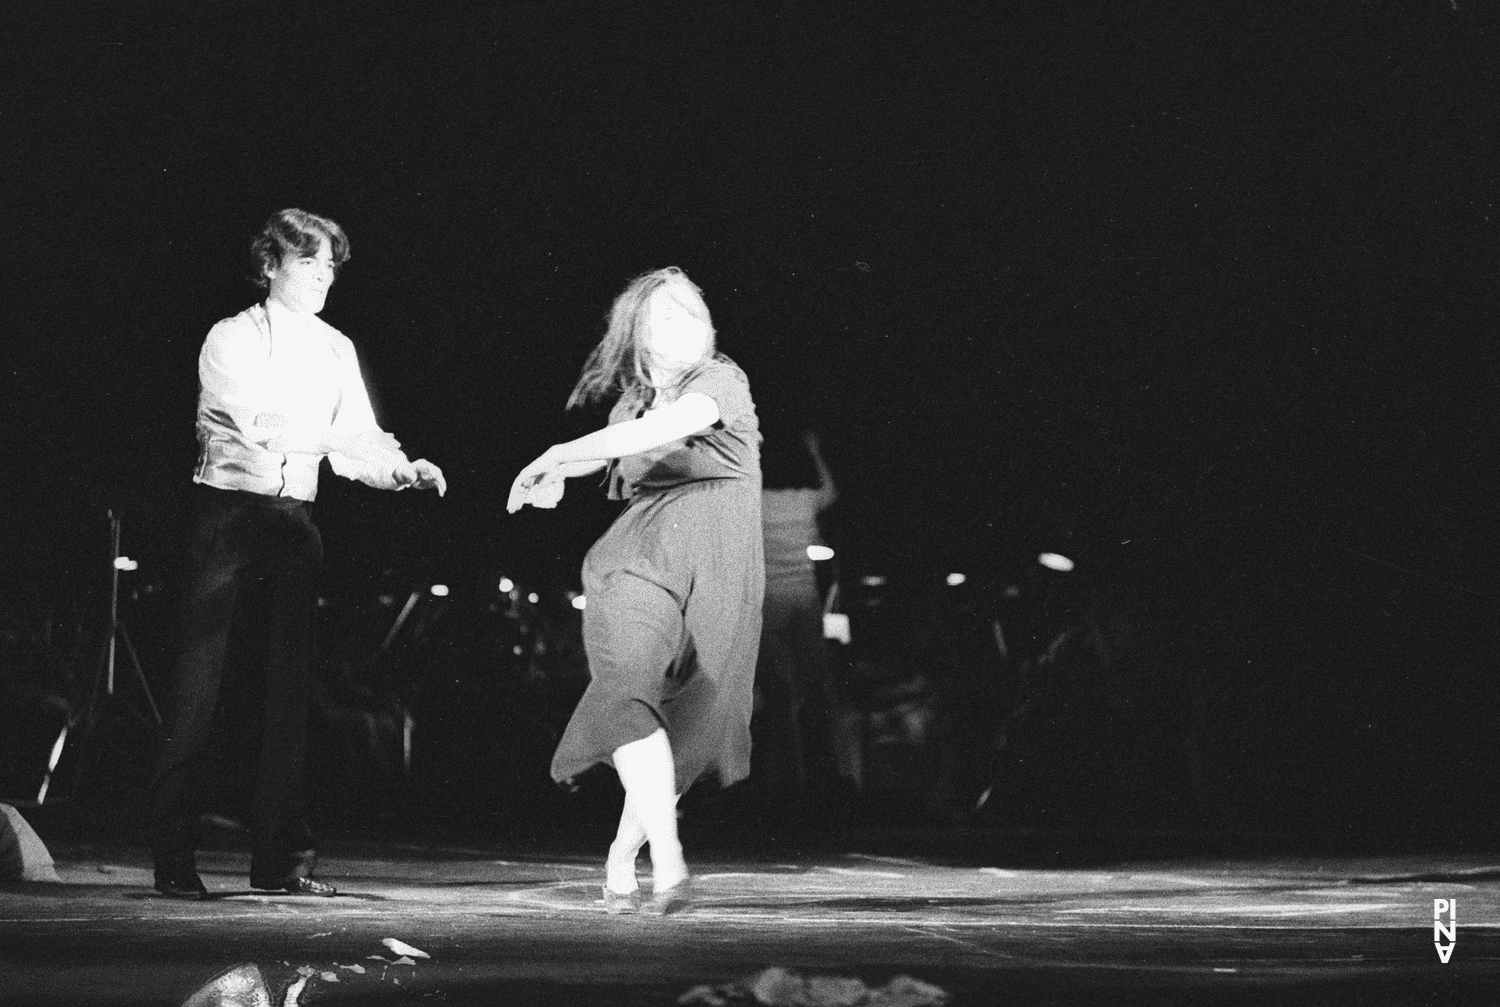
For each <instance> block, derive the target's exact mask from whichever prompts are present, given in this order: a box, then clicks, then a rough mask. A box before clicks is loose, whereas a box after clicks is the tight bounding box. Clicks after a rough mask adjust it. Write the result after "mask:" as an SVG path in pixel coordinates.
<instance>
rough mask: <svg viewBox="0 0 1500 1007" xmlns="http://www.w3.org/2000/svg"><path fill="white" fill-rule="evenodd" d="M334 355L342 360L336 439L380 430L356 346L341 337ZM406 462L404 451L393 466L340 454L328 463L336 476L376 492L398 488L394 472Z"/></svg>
mask: <svg viewBox="0 0 1500 1007" xmlns="http://www.w3.org/2000/svg"><path fill="white" fill-rule="evenodd" d="M334 355H335V356H337V357H338V360H339V366H340V373H339V378H340V381H339V404H338V407H337V408H336V409H335V410H334V413H333V423H332V424H331V425H330V428H329V429H330V431H331V432H332V433H333V435H334V436H335V437H348V436H352V435H355V434H361V433H365V432H367V431H371V430H378V429H380V425H379V424H378V423H376V422H375V410H374V408H373V407H372V406H371V405H370V393H369V390H368V389H366V388H365V379H364V375H363V374H362V373H361V372H360V369H359V356H358V354H356V353H355V352H354V344H353V343H352V342H350V341H349V338H348V337H347V336H344V335H342V334H341V335H339V336H337V337H336V343H335V346H334ZM405 461H407V457H406V455H405V453H404V452H401V451H397V452H394V453H393V454H392V456H391V462H390V464H380V465H376V464H372V463H370V462H366V461H363V460H361V459H358V458H350V457H349V456H348V455H344V454H340V453H339V452H337V451H334V452H331V453H330V454H329V455H328V464H329V465H330V466H332V468H333V471H334V473H335V474H336V475H340V476H343V477H344V478H345V479H353V480H355V481H357V482H362V483H364V484H365V485H366V486H373V487H375V488H376V489H395V488H396V486H395V483H394V482H393V481H392V479H391V469H392V468H393V467H394V466H395V465H396V464H399V463H402V462H405Z"/></svg>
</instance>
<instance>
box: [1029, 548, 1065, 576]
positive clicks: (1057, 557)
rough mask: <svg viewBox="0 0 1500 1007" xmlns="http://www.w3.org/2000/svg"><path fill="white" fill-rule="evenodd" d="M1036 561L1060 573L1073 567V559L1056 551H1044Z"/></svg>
mask: <svg viewBox="0 0 1500 1007" xmlns="http://www.w3.org/2000/svg"><path fill="white" fill-rule="evenodd" d="M1036 561H1037V562H1038V563H1040V564H1042V566H1044V567H1046V568H1047V569H1048V570H1057V571H1058V572H1060V573H1067V572H1068V571H1069V570H1071V569H1073V561H1072V560H1070V559H1068V557H1066V556H1063V555H1061V554H1059V553H1055V552H1044V553H1042V554H1041V555H1040V556H1038V557H1037V558H1036Z"/></svg>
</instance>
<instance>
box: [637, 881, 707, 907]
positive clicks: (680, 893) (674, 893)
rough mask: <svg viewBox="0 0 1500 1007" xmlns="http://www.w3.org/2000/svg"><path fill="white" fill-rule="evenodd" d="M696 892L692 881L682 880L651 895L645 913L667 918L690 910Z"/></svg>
mask: <svg viewBox="0 0 1500 1007" xmlns="http://www.w3.org/2000/svg"><path fill="white" fill-rule="evenodd" d="M695 895H696V892H694V890H693V879H692V878H691V877H687V878H683V879H682V880H681V881H679V882H677V884H675V885H673V886H672V887H671V888H663V889H662V890H661V891H659V892H658V891H653V892H652V893H651V901H650V902H648V903H646V906H645V911H646V912H648V913H650V914H651V915H652V916H669V915H671V914H672V913H680V912H682V911H684V910H686V909H690V908H692V905H693V899H694V897H695Z"/></svg>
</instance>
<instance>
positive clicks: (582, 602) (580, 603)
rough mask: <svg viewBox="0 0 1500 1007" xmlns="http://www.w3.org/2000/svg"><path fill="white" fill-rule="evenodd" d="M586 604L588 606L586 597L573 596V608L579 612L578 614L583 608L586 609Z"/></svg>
mask: <svg viewBox="0 0 1500 1007" xmlns="http://www.w3.org/2000/svg"><path fill="white" fill-rule="evenodd" d="M588 604H589V599H588V596H587V595H582V594H580V595H576V596H574V598H573V607H574V608H576V609H578V611H580V612H582V611H583V610H584V609H585V608H587V607H588Z"/></svg>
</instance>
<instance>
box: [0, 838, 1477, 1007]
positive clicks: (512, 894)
mask: <svg viewBox="0 0 1500 1007" xmlns="http://www.w3.org/2000/svg"><path fill="white" fill-rule="evenodd" d="M52 852H53V855H54V856H55V857H56V858H57V861H58V863H57V867H58V873H59V876H60V877H61V878H62V882H63V883H62V884H60V885H59V884H26V885H22V884H12V885H5V886H0V1003H4V1004H7V1005H9V1004H26V1005H30V1007H43V1005H52V1004H58V1005H61V1004H68V1005H94V1004H101V1005H102V1004H110V1005H119V1004H142V1005H144V1004H153V1005H162V1007H176V1005H177V1004H179V1003H181V1001H182V999H183V998H184V997H186V996H187V995H188V993H189V992H191V991H192V990H193V989H194V988H195V987H196V986H197V985H199V984H200V983H201V982H203V981H204V980H206V979H208V978H209V977H211V976H212V975H214V974H215V973H217V972H218V971H220V970H222V969H223V968H225V967H227V966H230V965H233V964H236V963H238V962H246V961H253V962H255V963H257V964H258V965H259V966H260V968H261V969H262V971H263V972H264V974H265V975H266V977H267V979H268V981H269V984H270V986H271V988H272V991H273V994H274V995H275V1001H274V1002H275V1003H276V1004H277V1007H281V1004H282V998H283V996H284V993H285V991H286V990H287V988H288V987H289V986H291V985H292V984H293V983H294V982H297V981H298V980H299V979H302V978H306V979H307V981H306V982H305V983H303V984H302V985H301V986H300V987H298V1002H299V1003H300V1004H302V1005H321V1004H330V1005H331V1004H418V1003H423V1004H427V1003H443V1004H529V1003H536V1004H560V1003H592V1004H616V1003H629V1004H673V1003H675V1002H677V998H678V997H679V996H680V995H681V994H683V993H684V992H686V991H688V990H689V989H691V988H693V987H695V986H699V985H701V984H721V983H729V982H732V981H734V980H738V979H742V978H744V977H746V976H749V975H752V974H754V973H757V972H760V971H761V970H763V969H765V968H767V967H769V966H781V967H783V968H787V969H792V970H795V971H797V972H799V973H801V974H803V975H807V976H812V975H830V976H833V975H836V976H847V977H855V978H858V979H860V980H862V981H864V982H865V983H866V984H867V985H868V986H870V987H876V986H880V985H882V984H884V983H886V982H887V981H888V980H890V979H891V978H893V977H895V976H898V975H903V974H904V975H909V976H912V977H914V978H916V979H919V980H922V981H923V982H926V983H931V984H934V985H936V986H939V987H942V988H943V989H945V990H947V991H948V992H949V994H950V995H951V999H950V1000H949V1003H951V1004H955V1005H963V1004H991V1003H1025V1004H1027V1005H1034V1004H1047V1003H1083V1002H1088V1003H1141V1004H1146V1003H1153V1004H1154V1003H1189V1002H1192V1003H1197V1002H1212V1003H1248V1002H1257V1003H1259V1002H1266V1003H1278V1004H1286V1003H1319V1004H1327V1003H1345V1002H1347V1003H1361V1004H1364V1003H1372V1002H1381V1003H1385V1002H1403V1003H1419V1002H1420V1003H1428V1002H1431V1003H1445V1004H1446V1003H1463V1002H1494V1001H1493V999H1490V995H1489V992H1488V991H1489V990H1491V989H1492V988H1494V987H1500V858H1492V859H1485V858H1481V857H1477V856H1454V857H1443V856H1434V855H1422V856H1413V855H1406V856H1399V857H1380V858H1377V857H1366V858H1355V859H1338V858H1289V857H1277V858H1256V859H1239V860H1228V859H1226V860H1213V861H1210V860H1203V859H1185V858H1179V859H1159V860H1152V859H1145V858H1142V859H1132V860H1129V861H1125V860H1121V861H1119V862H1110V861H1109V858H1108V857H1100V858H1096V859H1095V862H1094V863H1091V864H1090V865H1089V866H1086V867H1073V868H1057V869H1053V868H1047V869H1034V868H1023V867H1018V866H1015V865H1014V863H1012V864H1010V865H1008V864H1007V863H1006V862H1004V861H1005V859H1006V858H1004V857H996V858H995V859H994V862H993V863H984V862H976V858H975V857H974V856H966V857H963V858H960V859H961V860H962V861H963V862H955V859H954V858H932V859H927V858H906V857H894V856H885V855H880V854H876V853H861V852H858V851H857V850H855V851H852V852H846V853H838V854H828V853H823V854H812V855H808V856H807V857H806V858H800V857H799V858H797V859H787V860H782V859H777V858H776V857H759V856H755V855H748V856H736V857H733V858H729V857H724V856H720V857H718V858H705V857H699V858H697V859H695V861H694V868H695V871H696V872H697V876H698V882H699V892H700V895H701V898H700V900H699V902H698V904H697V905H696V906H695V907H694V908H693V909H691V910H690V911H688V912H686V913H683V914H680V915H675V916H671V917H667V918H664V919H661V918H652V917H643V916H606V915H605V914H604V911H603V908H602V906H601V904H600V903H599V901H598V899H599V890H600V884H601V882H602V870H601V864H600V863H599V859H598V858H597V857H583V856H580V855H576V854H571V853H569V854H559V855H548V854H546V853H541V852H536V851H532V852H530V853H516V852H514V851H510V852H503V851H498V850H497V851H484V850H474V849H456V848H446V849H434V848H419V847H414V846H401V845H397V844H384V845H368V844H367V845H355V844H346V845H344V846H342V847H341V846H333V847H329V848H325V850H324V852H323V859H322V865H321V868H320V871H319V876H320V877H322V878H323V879H325V880H327V881H331V882H333V883H335V884H336V885H338V887H339V896H338V897H337V898H334V899H331V900H323V899H308V898H295V897H291V896H278V895H272V894H264V893H255V892H251V891H249V890H248V889H247V888H246V887H245V884H246V880H245V871H246V869H247V863H248V859H247V857H246V855H245V854H244V853H243V851H238V850H221V851H217V852H211V853H207V854H205V855H203V857H202V858H201V860H200V867H201V868H202V871H203V876H204V880H205V882H206V883H207V884H208V886H209V888H210V889H211V891H212V892H213V897H212V898H211V899H209V900H207V901H202V902H181V901H172V900H167V899H162V898H160V897H157V896H156V895H155V893H154V892H152V890H151V888H150V882H151V876H150V870H149V866H148V863H147V859H146V855H145V852H144V851H143V850H138V849H135V850H132V849H125V848H102V847H92V848H90V847H74V848H66V849H61V850H57V849H54V850H53V851H52ZM601 852H602V851H601ZM690 852H691V851H690ZM643 869H644V861H643ZM1434 899H1456V900H1457V923H1458V930H1457V945H1456V948H1455V950H1454V951H1453V953H1452V956H1451V960H1450V961H1449V962H1447V963H1446V964H1444V963H1442V962H1440V961H1439V957H1438V954H1437V951H1436V949H1435V947H1434V942H1433V926H1432V915H1433V900H1434ZM387 937H394V938H397V939H399V940H401V941H404V942H406V943H407V944H410V945H413V946H415V947H417V948H420V949H422V950H423V951H426V952H427V953H428V954H430V955H431V958H430V959H425V960H424V959H416V960H415V961H416V964H411V965H408V964H395V963H393V962H392V959H394V958H395V957H396V956H395V955H393V954H392V953H390V952H389V951H388V950H387V949H386V948H385V947H384V946H383V945H382V944H381V940H382V939H383V938H387ZM299 969H300V970H301V971H300V972H299ZM308 973H311V974H310V975H309V974H308ZM333 979H336V981H332V980H333Z"/></svg>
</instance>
